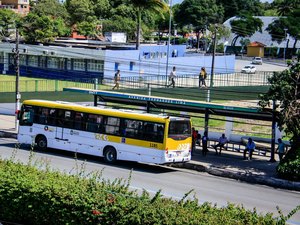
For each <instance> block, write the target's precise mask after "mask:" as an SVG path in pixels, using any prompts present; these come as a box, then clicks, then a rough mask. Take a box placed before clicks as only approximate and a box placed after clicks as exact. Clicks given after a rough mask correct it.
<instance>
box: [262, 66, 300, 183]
mask: <svg viewBox="0 0 300 225" xmlns="http://www.w3.org/2000/svg"><path fill="white" fill-rule="evenodd" d="M269 83H270V88H269V90H268V92H267V93H266V94H263V95H261V96H260V98H261V100H260V102H259V105H260V106H261V107H262V109H265V108H267V107H269V106H270V105H271V102H274V103H275V110H276V112H277V116H276V117H277V120H278V127H279V129H281V130H284V131H285V134H286V135H287V136H289V135H291V149H290V151H289V152H288V155H287V156H286V158H287V159H286V160H285V161H283V162H282V163H283V164H286V165H284V166H282V165H280V167H279V168H277V170H278V171H279V172H280V173H282V174H285V173H287V174H288V175H287V176H290V175H292V176H294V175H295V174H294V173H297V177H298V178H297V179H299V178H300V170H299V167H300V62H299V60H298V62H295V63H293V64H291V65H290V68H289V69H288V70H285V71H283V72H275V73H274V75H273V76H272V77H270V78H269ZM292 161H294V163H291V162H292Z"/></svg>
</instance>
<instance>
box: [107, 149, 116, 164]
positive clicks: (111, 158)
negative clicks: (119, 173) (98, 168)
mask: <svg viewBox="0 0 300 225" xmlns="http://www.w3.org/2000/svg"><path fill="white" fill-rule="evenodd" d="M104 161H105V162H107V163H115V162H116V161H117V152H116V149H114V148H113V147H108V148H106V149H105V151H104Z"/></svg>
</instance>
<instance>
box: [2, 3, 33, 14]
mask: <svg viewBox="0 0 300 225" xmlns="http://www.w3.org/2000/svg"><path fill="white" fill-rule="evenodd" d="M0 8H2V9H11V10H13V11H14V12H15V13H18V14H20V15H22V16H26V15H27V14H28V13H29V10H30V7H29V0H1V1H0Z"/></svg>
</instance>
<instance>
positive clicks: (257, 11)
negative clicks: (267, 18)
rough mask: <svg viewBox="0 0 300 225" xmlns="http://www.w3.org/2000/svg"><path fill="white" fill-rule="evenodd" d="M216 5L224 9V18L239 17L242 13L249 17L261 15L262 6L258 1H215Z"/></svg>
mask: <svg viewBox="0 0 300 225" xmlns="http://www.w3.org/2000/svg"><path fill="white" fill-rule="evenodd" d="M217 4H218V5H221V6H222V7H223V8H224V18H225V19H229V18H230V17H233V16H236V15H240V14H241V12H242V11H245V12H247V13H248V14H250V15H255V16H261V15H263V4H262V3H261V2H260V1H259V0H230V1H228V0H217Z"/></svg>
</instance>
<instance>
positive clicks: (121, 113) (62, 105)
mask: <svg viewBox="0 0 300 225" xmlns="http://www.w3.org/2000/svg"><path fill="white" fill-rule="evenodd" d="M23 104H25V105H33V106H43V107H47V108H55V109H67V110H73V111H78V112H83V113H94V114H101V115H106V116H111V115H115V116H117V117H123V118H130V119H139V120H148V121H153V122H161V123H164V122H165V121H166V120H168V119H170V120H177V119H184V118H180V117H174V116H172V117H170V116H167V115H159V114H150V113H143V112H137V111H134V110H119V109H109V108H98V107H95V106H84V105H80V104H76V103H71V102H60V101H47V100H38V99H31V100H24V101H23Z"/></svg>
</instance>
